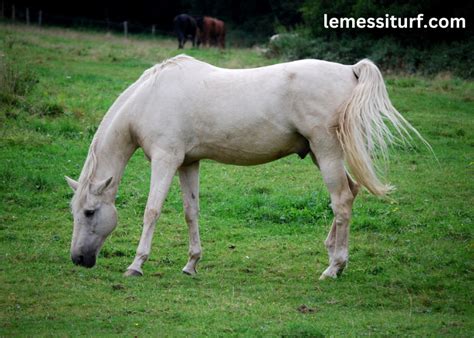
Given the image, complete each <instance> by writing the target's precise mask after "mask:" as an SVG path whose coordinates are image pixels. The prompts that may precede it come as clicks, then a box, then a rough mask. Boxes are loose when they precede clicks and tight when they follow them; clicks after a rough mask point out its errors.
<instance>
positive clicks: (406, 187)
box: [0, 24, 474, 336]
mask: <svg viewBox="0 0 474 338" xmlns="http://www.w3.org/2000/svg"><path fill="white" fill-rule="evenodd" d="M176 47H177V41H174V40H171V39H169V38H156V39H147V38H133V37H132V38H129V39H127V40H126V39H123V38H122V37H120V36H115V35H106V34H104V33H97V32H95V33H94V32H77V31H71V30H63V29H56V28H45V29H36V28H26V27H23V26H12V25H5V24H1V25H0V51H1V55H0V61H1V67H2V71H3V73H2V72H0V75H2V74H7V72H6V71H8V72H10V73H9V74H14V75H15V76H16V77H14V78H13V79H12V78H7V77H5V76H3V77H2V78H1V79H2V82H0V85H1V88H0V92H1V94H2V95H1V96H0V125H1V131H0V133H1V141H0V142H1V153H0V195H1V204H0V242H1V245H0V309H1V310H0V335H2V336H7V335H8V336H11V335H16V336H18V335H20V336H29V335H54V336H56V335H58V336H64V335H71V336H75V335H79V334H84V335H91V334H92V335H112V334H121V335H133V336H143V335H161V336H180V335H188V336H189V335H191V336H202V335H213V336H214V335H237V336H250V335H257V336H267V335H268V336H325V335H331V336H332V335H334V336H343V335H414V336H426V335H428V336H433V335H435V336H437V335H455V336H470V335H472V333H473V329H474V328H473V319H472V318H473V306H472V304H473V296H472V295H473V294H474V292H473V291H474V290H473V248H474V243H473V208H472V205H474V201H473V191H474V190H473V181H474V180H473V173H474V152H473V146H474V140H473V132H472V131H473V130H474V123H473V111H474V101H473V100H474V86H473V83H472V82H467V81H462V80H459V79H455V78H451V77H449V76H444V77H438V78H435V79H425V78H419V77H414V76H410V77H399V76H389V77H387V79H386V83H387V86H388V90H389V93H390V95H391V98H392V101H393V103H394V105H395V106H396V107H398V108H399V110H400V111H401V112H402V113H403V114H404V116H405V117H406V118H407V119H408V120H409V121H411V122H412V123H413V125H414V126H415V127H416V128H418V130H419V131H420V132H421V133H422V134H423V135H424V136H425V137H426V138H427V139H428V141H429V142H430V143H431V144H432V146H433V149H434V151H435V153H436V156H437V158H438V160H439V162H437V161H436V159H435V158H434V157H433V155H432V154H430V153H429V151H427V150H426V149H424V148H423V146H422V145H419V144H418V145H416V146H415V147H413V148H400V147H394V148H393V149H392V151H391V155H392V160H391V162H390V165H389V170H388V173H387V175H386V176H387V180H388V181H390V182H392V183H394V184H395V185H396V186H397V190H396V191H395V192H394V193H393V194H392V195H391V196H390V197H389V198H387V199H378V198H375V197H373V196H371V195H369V194H368V193H367V192H363V193H362V194H360V196H359V197H358V198H357V200H356V203H355V206H354V212H353V222H352V227H351V238H350V249H351V257H350V264H349V266H348V269H347V271H345V272H344V274H343V275H342V277H341V278H340V279H337V280H330V281H324V282H319V281H318V280H317V278H318V277H319V274H320V273H321V272H322V271H323V270H324V268H325V267H326V264H327V254H326V250H325V248H324V244H323V241H324V239H325V237H326V234H327V232H328V230H329V225H330V223H331V220H332V211H331V208H330V201H329V197H328V194H327V191H326V189H325V187H324V184H323V182H322V180H321V176H320V174H319V172H318V171H317V169H316V168H315V167H314V165H313V164H312V163H311V160H310V159H305V160H300V159H299V158H298V157H297V156H292V157H288V158H285V159H282V160H280V161H277V162H274V163H270V164H266V165H262V166H255V167H235V166H225V165H221V164H217V163H213V162H209V161H203V163H202V166H201V167H202V169H201V217H200V224H201V236H202V244H203V249H204V257H203V260H202V261H201V263H200V265H199V274H198V275H197V276H196V277H189V276H186V275H183V274H182V273H181V268H182V267H183V266H184V264H185V263H186V260H187V241H188V239H187V229H186V225H185V222H184V216H183V212H182V202H181V196H180V191H179V186H178V182H177V179H175V182H174V184H173V186H172V189H171V191H170V194H169V196H168V198H167V201H166V203H165V207H164V211H163V215H162V217H161V219H160V221H159V224H158V226H157V229H156V232H155V237H154V241H153V250H152V255H151V257H150V260H149V261H148V262H147V263H146V264H145V266H144V272H145V276H144V277H142V278H132V279H127V278H124V277H122V273H123V272H124V271H125V269H126V267H127V266H128V264H130V262H131V260H132V259H133V256H134V253H135V249H136V245H137V243H138V239H139V236H140V233H141V218H142V215H143V209H144V206H145V202H146V198H147V194H148V184H149V164H148V162H147V161H146V159H145V157H144V155H143V152H141V151H138V152H137V153H136V154H135V155H134V156H133V158H132V160H131V161H130V163H129V165H128V167H127V170H126V173H125V176H124V179H123V181H122V184H121V187H120V189H119V194H118V197H117V202H116V205H117V208H118V211H119V227H118V228H117V230H116V231H115V232H114V233H113V234H112V235H111V237H110V238H109V239H108V241H107V242H106V244H105V246H104V248H103V249H102V251H101V253H100V256H99V259H98V265H97V266H96V267H94V268H93V269H84V268H80V267H76V266H74V265H73V264H72V262H71V261H70V258H69V245H70V239H71V234H72V217H71V215H70V213H69V206H68V203H69V200H70V198H71V196H72V193H71V191H70V189H69V187H68V186H67V184H66V183H65V181H64V179H63V175H69V176H71V177H74V178H77V177H78V175H79V173H80V171H81V168H82V165H83V163H84V160H85V157H86V154H87V150H88V147H89V144H90V141H91V139H92V136H93V134H94V132H95V130H96V128H97V125H98V124H99V122H100V120H101V118H102V116H103V115H104V114H105V112H106V110H107V109H108V107H109V106H110V105H111V104H112V102H113V101H114V100H115V99H116V97H117V96H118V95H119V94H120V93H121V92H122V91H123V90H124V89H125V88H126V87H128V86H129V85H130V84H131V83H132V82H133V81H135V80H136V79H137V78H138V77H139V76H140V74H142V72H143V71H144V70H145V69H146V68H148V67H150V66H152V65H153V64H155V63H158V62H161V61H162V60H164V59H166V58H169V57H172V56H174V55H177V54H179V53H181V52H182V51H178V50H177V49H176ZM184 52H186V53H187V54H189V55H192V56H194V57H196V58H199V59H202V60H204V61H207V62H210V63H213V64H216V65H218V66H222V67H231V68H237V67H257V66H263V65H267V64H272V63H276V62H279V61H280V60H276V59H268V58H265V57H264V56H262V55H260V54H259V53H258V52H257V51H256V50H252V49H227V50H225V51H219V50H217V49H185V50H184ZM15 83H16V85H15ZM262 85H263V84H262Z"/></svg>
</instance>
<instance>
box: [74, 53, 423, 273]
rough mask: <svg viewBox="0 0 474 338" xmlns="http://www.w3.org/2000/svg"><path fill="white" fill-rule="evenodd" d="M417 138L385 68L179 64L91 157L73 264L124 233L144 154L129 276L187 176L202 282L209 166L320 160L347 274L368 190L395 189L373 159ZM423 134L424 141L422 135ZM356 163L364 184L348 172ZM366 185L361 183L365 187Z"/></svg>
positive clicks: (190, 266) (112, 115) (147, 89)
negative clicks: (202, 190)
mask: <svg viewBox="0 0 474 338" xmlns="http://www.w3.org/2000/svg"><path fill="white" fill-rule="evenodd" d="M386 120H388V121H390V122H391V124H392V125H393V126H394V130H395V131H396V132H397V136H399V137H400V139H402V140H404V139H405V137H406V136H407V135H408V133H407V131H408V130H411V131H413V132H414V133H415V134H416V135H418V136H419V134H418V132H417V131H416V130H414V129H413V127H411V125H410V124H409V123H408V122H407V121H406V120H405V119H404V118H403V117H402V116H401V115H400V114H399V113H398V112H397V110H396V109H395V108H394V107H393V106H392V104H391V103H390V100H389V98H388V95H387V91H386V88H385V85H384V82H383V79H382V76H381V74H380V72H379V70H378V68H377V67H376V66H375V65H374V64H373V63H372V62H370V61H369V60H362V61H360V62H358V63H357V64H355V65H341V64H338V63H332V62H325V61H319V60H302V61H295V62H289V63H282V64H277V65H273V66H268V67H261V68H254V69H222V68H217V67H214V66H212V65H209V64H207V63H204V62H201V61H198V60H196V59H194V58H192V57H188V56H186V55H179V56H177V57H174V58H172V59H169V60H167V61H165V62H163V63H161V64H158V65H155V66H154V67H152V68H150V69H148V70H147V71H145V72H144V74H143V75H142V76H141V77H140V78H139V79H138V81H136V82H135V83H134V84H132V85H131V86H130V87H129V88H128V89H127V90H126V91H125V92H123V93H122V94H121V95H120V97H119V98H118V99H117V100H116V101H115V103H114V104H113V105H112V107H111V108H110V109H109V111H108V112H107V114H106V115H105V117H104V119H103V121H102V123H101V124H100V126H99V129H98V130H97V133H96V135H95V137H94V139H93V141H92V144H91V146H90V149H89V154H88V156H87V159H86V162H85V165H84V168H83V170H82V173H81V175H80V178H79V181H75V180H73V179H71V178H69V177H66V179H67V182H68V184H69V185H70V187H71V188H72V189H73V190H74V191H75V193H74V197H73V199H72V202H71V208H72V213H73V217H74V231H73V236H72V244H71V258H72V260H73V262H74V263H75V264H79V265H83V266H86V267H92V266H94V265H95V262H96V257H97V254H98V252H99V250H100V248H101V246H102V244H103V243H104V241H105V239H106V237H107V236H108V235H109V234H110V233H111V232H112V231H113V230H114V228H115V227H116V225H117V212H116V209H115V206H114V203H115V195H116V193H117V189H118V185H119V182H120V180H121V178H122V174H123V172H124V168H125V165H126V164H127V162H128V160H129V159H130V157H131V156H132V154H133V153H134V151H135V150H136V149H137V148H138V147H141V148H143V150H144V152H145V154H146V156H147V157H148V158H149V160H150V161H151V170H152V173H151V184H150V192H149V196H148V201H147V205H146V209H145V214H144V220H143V233H142V235H141V238H140V243H139V245H138V249H137V253H136V257H135V259H134V261H133V263H132V264H131V265H130V266H129V267H128V269H127V271H126V272H125V275H127V276H131V275H142V274H143V272H142V265H143V263H144V262H145V261H146V260H147V258H148V256H149V255H150V248H151V242H152V236H153V231H154V229H155V223H156V221H157V220H158V218H159V216H160V212H161V208H162V206H163V202H164V200H165V197H166V195H167V193H168V189H169V187H170V184H171V182H172V178H173V176H174V175H175V173H176V171H178V172H179V179H180V183H181V189H182V194H183V202H184V211H185V216H186V222H187V224H188V226H189V260H188V263H187V264H186V266H185V267H184V269H183V272H185V273H187V274H191V275H192V274H195V273H196V264H197V262H198V261H199V259H200V258H201V242H200V239H199V227H198V212H199V161H200V160H201V159H212V160H215V161H218V162H222V163H229V164H236V165H254V164H262V163H267V162H270V161H274V160H277V159H279V158H281V157H284V156H287V155H290V154H294V153H296V154H298V155H300V156H301V157H304V156H305V155H307V154H308V153H309V154H310V156H311V158H312V159H313V162H314V163H315V164H316V165H317V166H318V167H319V169H320V170H321V173H322V176H323V179H324V182H325V184H326V186H327V188H328V190H329V193H330V196H331V206H332V209H333V211H334V221H333V223H332V226H331V230H330V231H329V235H328V237H327V239H326V241H325V245H326V247H327V249H328V253H329V267H328V268H327V269H326V270H325V271H324V272H323V273H322V275H321V279H324V278H326V277H336V276H337V275H338V274H340V273H341V272H342V270H343V269H344V267H345V266H346V264H347V261H348V257H349V254H348V233H349V220H350V217H351V209H352V203H353V201H354V198H355V197H356V195H357V193H358V191H359V186H360V185H362V186H364V187H365V188H367V189H368V190H369V191H370V192H371V193H373V194H375V195H383V194H385V193H386V192H388V191H389V190H390V186H388V185H385V184H383V183H381V182H380V180H379V179H378V178H377V176H376V172H375V169H374V165H373V161H372V158H373V156H374V153H377V152H381V153H382V154H383V155H384V154H385V150H386V144H387V143H388V142H387V141H390V140H392V139H393V136H392V134H391V132H390V130H389V129H388V128H387V127H386V125H385V124H384V121H386ZM420 137H421V136H420ZM345 161H346V162H347V163H348V166H349V168H350V170H351V173H352V175H353V177H354V179H355V181H354V180H353V179H352V178H351V176H349V174H348V173H347V172H346V169H345V167H344V163H345ZM356 182H358V183H356Z"/></svg>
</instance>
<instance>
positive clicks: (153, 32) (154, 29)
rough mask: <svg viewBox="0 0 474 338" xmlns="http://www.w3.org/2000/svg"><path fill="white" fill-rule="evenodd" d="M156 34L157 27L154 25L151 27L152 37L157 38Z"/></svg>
mask: <svg viewBox="0 0 474 338" xmlns="http://www.w3.org/2000/svg"><path fill="white" fill-rule="evenodd" d="M155 33H156V27H155V25H152V26H151V35H153V36H155Z"/></svg>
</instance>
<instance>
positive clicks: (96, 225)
mask: <svg viewBox="0 0 474 338" xmlns="http://www.w3.org/2000/svg"><path fill="white" fill-rule="evenodd" d="M112 180H113V178H112V177H110V178H108V179H105V180H103V181H100V182H98V183H90V182H85V183H79V182H77V181H75V180H73V179H71V178H69V177H67V176H66V181H67V183H68V184H69V186H70V187H71V188H72V190H74V197H73V198H72V201H71V209H72V215H73V217H74V231H73V234H72V242H71V259H72V261H73V262H74V264H77V265H82V266H85V267H88V268H91V267H93V266H94V265H95V261H96V258H97V254H98V253H99V250H100V248H101V247H102V244H104V241H105V239H106V238H107V236H108V235H109V234H110V233H111V232H112V231H113V230H114V229H115V227H116V226H117V210H116V209H115V205H114V200H115V196H114V192H113V191H112V190H113V189H110V188H111V182H112Z"/></svg>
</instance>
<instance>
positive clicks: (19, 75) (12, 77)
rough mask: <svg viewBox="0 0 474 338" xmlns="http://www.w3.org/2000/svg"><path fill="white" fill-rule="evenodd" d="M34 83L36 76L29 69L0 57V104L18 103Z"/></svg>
mask: <svg viewBox="0 0 474 338" xmlns="http://www.w3.org/2000/svg"><path fill="white" fill-rule="evenodd" d="M36 83H38V78H37V76H36V74H35V73H33V72H32V71H31V70H29V69H27V68H24V67H21V66H16V65H13V64H12V63H11V62H9V61H8V60H6V59H5V57H0V104H7V105H18V104H19V102H20V101H21V98H22V97H24V96H25V95H27V94H28V92H29V91H30V90H31V89H32V88H33V87H34V85H35V84H36Z"/></svg>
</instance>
